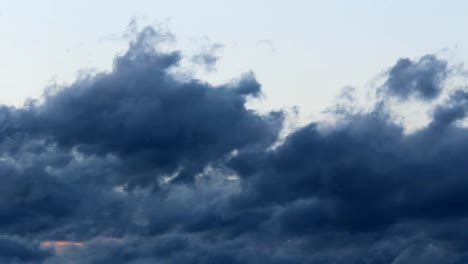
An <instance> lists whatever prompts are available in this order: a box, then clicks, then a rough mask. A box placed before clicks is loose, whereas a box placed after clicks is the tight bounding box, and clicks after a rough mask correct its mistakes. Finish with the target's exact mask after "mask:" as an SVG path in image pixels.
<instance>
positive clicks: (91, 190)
mask: <svg viewBox="0 0 468 264" xmlns="http://www.w3.org/2000/svg"><path fill="white" fill-rule="evenodd" d="M161 36H163V35H161V34H159V33H158V32H157V31H155V30H154V29H152V28H151V27H148V28H145V29H143V30H142V31H141V32H140V33H139V34H138V36H137V38H136V39H135V40H134V41H132V42H131V43H130V46H129V48H128V50H127V52H125V53H124V54H122V55H120V56H117V57H116V58H115V61H114V67H113V69H112V70H111V71H110V72H102V73H98V74H95V75H91V76H85V77H82V78H80V79H79V80H77V81H76V82H74V83H72V84H70V85H67V86H64V87H60V88H59V89H55V90H49V91H47V92H46V93H45V95H44V98H42V99H41V100H39V101H34V100H31V101H29V102H28V103H27V104H26V105H25V106H24V107H21V108H14V107H8V106H2V107H1V108H0V123H1V127H2V129H1V134H0V153H1V158H0V175H1V176H0V177H1V183H2V184H1V185H0V233H1V236H0V260H1V262H5V263H46V264H55V263H68V262H69V261H73V263H135V264H136V263H138V264H142V263H207V264H208V263H325V264H326V263H375V264H377V263H394V264H402V263H454V264H455V263H466V262H467V261H468V240H467V239H466V237H467V236H468V231H465V230H467V229H466V226H467V225H468V206H467V205H468V196H467V195H466V194H467V192H468V177H467V172H468V165H467V164H468V163H467V160H466V159H467V157H468V128H466V127H464V126H462V125H461V122H462V121H463V120H464V118H465V115H466V113H467V110H468V107H467V105H468V104H467V103H468V92H467V91H466V90H464V88H459V89H455V90H453V89H452V90H447V89H445V88H444V80H445V79H446V78H448V76H449V75H450V74H449V67H448V65H447V62H445V61H443V60H441V59H439V58H437V57H436V56H434V55H426V56H423V57H422V58H420V59H418V60H410V59H400V60H399V61H398V62H397V63H396V65H395V66H393V67H391V68H390V70H389V72H388V76H387V80H386V81H385V82H384V84H383V85H382V86H381V88H379V89H377V90H376V92H377V93H379V94H380V95H381V96H380V97H378V98H380V99H378V100H379V101H378V102H377V103H376V104H375V107H373V108H371V109H370V110H368V111H353V112H346V108H343V109H342V110H341V112H340V118H339V120H338V121H337V122H336V123H335V124H334V125H329V124H327V125H325V124H324V123H323V122H314V123H310V124H308V125H306V126H304V127H302V128H299V129H298V130H296V131H294V132H291V133H290V134H289V135H287V137H286V138H285V139H282V140H281V143H278V142H279V134H280V132H281V131H282V128H283V124H284V121H285V120H284V119H285V118H286V117H285V116H286V115H285V113H282V112H281V111H276V112H270V113H266V114H260V113H257V112H255V111H254V110H250V109H247V108H246V107H245V103H246V101H247V100H248V99H249V98H255V97H258V96H259V95H260V94H261V85H260V84H259V83H258V82H257V81H256V79H255V76H254V74H253V73H246V74H244V75H242V76H240V77H238V78H237V79H234V80H233V81H231V82H228V83H226V84H223V85H216V86H215V85H212V84H209V83H206V82H203V81H201V80H196V79H190V78H187V77H186V78H183V79H182V78H180V77H176V76H175V75H174V74H172V73H171V72H172V70H173V69H174V68H175V67H178V64H179V62H180V60H181V59H182V58H183V55H182V53H181V52H178V51H174V52H163V51H161V50H160V49H158V48H157V45H155V42H157V39H158V38H159V37H161ZM205 55H206V54H205ZM203 56H204V55H203ZM441 94H446V96H445V97H444V98H445V99H443V100H439V101H437V102H438V103H437V104H436V105H435V106H434V107H433V110H432V112H431V121H430V123H429V124H428V125H427V126H425V127H423V128H421V129H419V130H417V131H415V132H412V133H410V134H408V133H405V132H404V127H402V126H401V125H400V124H398V123H397V122H395V121H394V120H393V119H392V118H391V116H392V115H391V114H390V111H391V110H390V109H389V108H388V107H387V105H388V104H390V103H391V101H392V100H391V98H392V97H397V98H398V99H399V102H400V103H404V102H405V101H407V100H409V99H420V100H422V101H423V102H428V101H430V100H432V99H436V98H437V97H439V95H441ZM350 98H351V100H352V98H353V97H352V96H351V97H350ZM272 146H275V147H272Z"/></svg>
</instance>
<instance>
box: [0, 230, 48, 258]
mask: <svg viewBox="0 0 468 264" xmlns="http://www.w3.org/2000/svg"><path fill="white" fill-rule="evenodd" d="M51 255H52V252H51V251H50V250H47V249H43V248H41V247H40V245H39V243H37V242H29V241H26V240H23V239H21V238H19V237H13V236H0V261H1V262H2V263H25V264H26V263H30V264H34V263H42V261H44V260H45V259H46V258H48V257H49V256H51Z"/></svg>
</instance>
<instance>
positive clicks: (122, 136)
mask: <svg viewBox="0 0 468 264" xmlns="http://www.w3.org/2000/svg"><path fill="white" fill-rule="evenodd" d="M154 37H157V34H156V33H155V32H154V31H153V30H152V29H151V28H147V29H145V30H144V31H143V32H142V33H141V35H140V36H139V38H138V39H137V40H136V41H135V42H133V43H132V44H131V46H130V48H129V50H128V51H127V52H126V53H125V54H124V55H122V56H120V57H117V58H116V59H115V61H114V68H113V70H112V72H110V73H102V74H98V75H96V76H91V77H86V78H83V79H80V80H78V81H77V82H76V83H74V84H72V85H70V86H68V87H64V88H63V89H61V90H59V91H57V92H51V93H50V94H48V95H46V97H45V99H44V103H42V104H31V105H30V106H29V108H27V109H22V110H21V111H20V113H19V114H18V115H19V117H18V121H17V123H18V126H19V128H18V129H19V131H21V132H23V131H24V133H28V134H34V135H36V136H40V137H44V138H46V139H50V140H53V141H54V142H56V143H57V144H59V146H61V147H68V148H72V147H76V148H77V149H78V150H79V151H80V152H83V153H88V154H97V155H106V154H115V155H117V156H118V157H119V158H121V159H123V160H125V163H126V168H124V169H127V170H128V173H129V174H134V175H132V177H128V178H127V179H124V181H125V182H126V183H128V185H129V186H130V187H131V186H138V185H143V186H147V185H148V184H153V185H157V183H158V180H160V176H161V175H171V174H173V173H176V172H177V171H179V172H178V176H177V177H176V178H175V181H191V180H192V179H193V177H194V176H195V175H196V174H197V173H199V172H201V171H202V170H203V168H204V167H205V166H206V165H208V163H210V162H215V161H216V160H217V159H222V158H223V157H225V156H226V155H228V154H229V153H231V152H232V151H234V150H237V151H242V150H243V149H245V148H252V147H261V146H263V147H265V146H268V145H270V144H271V143H272V142H274V141H275V139H276V136H277V130H278V127H279V126H280V125H281V120H282V117H281V114H280V113H272V114H271V115H268V116H261V115H258V114H256V113H255V112H253V111H251V110H248V109H246V108H245V106H244V105H245V103H246V100H247V97H249V96H251V97H256V96H258V95H259V93H260V85H259V84H258V82H257V81H256V80H255V77H254V76H253V74H252V73H248V74H245V75H243V76H241V77H240V78H239V79H238V80H236V81H234V82H232V83H228V84H226V85H221V86H216V87H214V86H212V85H210V84H207V83H204V82H202V81H199V80H178V79H176V78H175V77H174V76H172V75H171V74H170V73H169V71H170V69H171V68H173V67H176V66H177V64H178V62H179V60H180V58H181V57H180V56H181V55H180V54H179V53H178V52H171V53H161V52H159V51H157V50H156V49H154V46H153V42H152V41H151V40H152V39H153V38H154Z"/></svg>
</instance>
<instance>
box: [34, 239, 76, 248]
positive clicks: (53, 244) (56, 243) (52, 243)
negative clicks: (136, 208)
mask: <svg viewBox="0 0 468 264" xmlns="http://www.w3.org/2000/svg"><path fill="white" fill-rule="evenodd" d="M41 246H43V247H55V248H62V247H69V246H77V247H82V246H83V243H82V242H75V241H66V240H47V241H42V243H41Z"/></svg>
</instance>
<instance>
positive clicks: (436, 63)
mask: <svg viewBox="0 0 468 264" xmlns="http://www.w3.org/2000/svg"><path fill="white" fill-rule="evenodd" d="M447 75H448V68H447V62H446V61H444V60H441V59H439V58H437V57H436V56H435V55H431V54H429V55H425V56H423V57H421V58H420V59H418V60H416V61H413V60H411V59H408V58H405V59H399V60H398V62H397V63H396V64H395V65H394V66H393V67H392V68H391V69H390V70H389V73H388V78H387V80H386V82H385V84H384V86H383V88H382V90H383V91H384V92H385V93H387V94H389V95H391V96H395V97H397V98H398V99H400V100H407V99H408V98H409V97H415V98H418V99H423V100H432V99H435V98H436V97H438V96H439V94H440V92H441V90H442V86H443V82H444V81H445V79H446V78H447Z"/></svg>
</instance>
